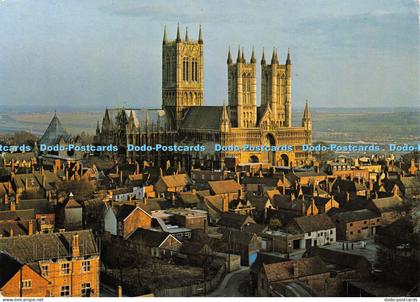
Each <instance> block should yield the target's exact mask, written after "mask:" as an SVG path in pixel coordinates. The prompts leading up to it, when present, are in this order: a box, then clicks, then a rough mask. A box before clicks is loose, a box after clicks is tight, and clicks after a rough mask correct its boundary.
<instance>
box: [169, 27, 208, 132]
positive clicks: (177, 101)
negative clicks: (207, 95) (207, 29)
mask: <svg viewBox="0 0 420 302" xmlns="http://www.w3.org/2000/svg"><path fill="white" fill-rule="evenodd" d="M203 103H204V42H203V36H202V32H201V26H200V29H199V34H198V40H191V39H190V37H189V34H188V28H187V29H186V32H185V38H184V39H182V38H181V33H180V29H179V25H178V28H177V36H176V39H175V40H168V36H167V32H166V27H165V30H164V34H163V42H162V109H165V110H167V111H168V112H171V114H172V115H173V119H174V121H175V125H173V126H174V127H175V128H176V129H178V128H179V127H180V123H181V120H182V118H183V116H184V114H185V111H186V109H188V108H190V107H194V106H203Z"/></svg>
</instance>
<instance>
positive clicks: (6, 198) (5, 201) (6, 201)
mask: <svg viewBox="0 0 420 302" xmlns="http://www.w3.org/2000/svg"><path fill="white" fill-rule="evenodd" d="M4 204H9V195H7V193H6V194H5V195H4Z"/></svg>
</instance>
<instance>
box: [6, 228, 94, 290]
mask: <svg viewBox="0 0 420 302" xmlns="http://www.w3.org/2000/svg"><path fill="white" fill-rule="evenodd" d="M0 250H1V251H2V253H1V254H0V267H2V268H3V267H6V268H7V269H6V270H3V269H1V270H0V291H1V293H2V295H3V296H17V297H19V296H20V297H26V296H30V297H31V296H42V297H99V267H100V265H99V251H98V248H97V245H96V242H95V240H94V237H93V234H92V232H91V231H90V230H83V231H77V232H61V233H50V234H35V235H32V236H20V237H9V238H0Z"/></svg>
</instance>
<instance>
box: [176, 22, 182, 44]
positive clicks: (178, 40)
mask: <svg viewBox="0 0 420 302" xmlns="http://www.w3.org/2000/svg"><path fill="white" fill-rule="evenodd" d="M180 42H181V33H180V32H179V23H178V28H177V30H176V43H180Z"/></svg>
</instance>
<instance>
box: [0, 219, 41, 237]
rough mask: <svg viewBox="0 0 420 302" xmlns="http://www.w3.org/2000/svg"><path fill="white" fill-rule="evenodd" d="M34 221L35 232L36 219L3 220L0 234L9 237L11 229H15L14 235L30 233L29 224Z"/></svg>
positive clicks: (0, 224)
mask: <svg viewBox="0 0 420 302" xmlns="http://www.w3.org/2000/svg"><path fill="white" fill-rule="evenodd" d="M30 223H32V227H33V230H34V232H36V231H37V229H36V221H35V220H24V221H1V222H0V235H3V236H4V237H9V236H10V235H11V234H10V231H11V230H13V236H19V235H28V233H29V224H30Z"/></svg>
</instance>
